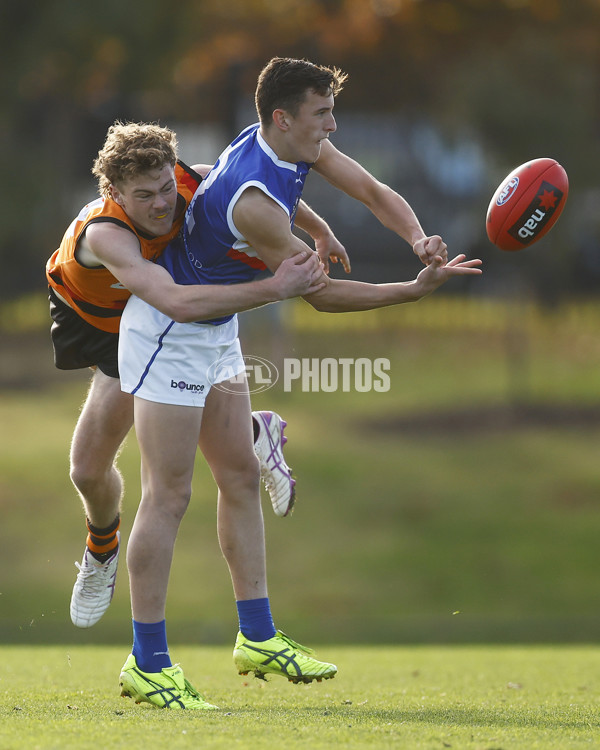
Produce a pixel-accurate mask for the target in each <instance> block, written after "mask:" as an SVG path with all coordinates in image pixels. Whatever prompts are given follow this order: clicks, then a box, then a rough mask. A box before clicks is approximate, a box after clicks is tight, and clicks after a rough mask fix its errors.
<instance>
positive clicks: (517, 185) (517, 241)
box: [486, 159, 569, 250]
mask: <svg viewBox="0 0 600 750" xmlns="http://www.w3.org/2000/svg"><path fill="white" fill-rule="evenodd" d="M568 194H569V179H568V177H567V173H566V172H565V170H564V169H563V167H561V165H560V164H559V163H558V162H557V161H555V160H554V159H532V161H528V162H526V163H525V164H521V166H520V167H517V168H516V169H514V170H513V171H512V172H511V173H510V174H509V175H508V176H507V177H506V179H505V180H503V181H502V182H501V183H500V187H499V188H498V190H496V192H495V193H494V195H493V196H492V200H491V201H490V205H489V207H488V212H487V218H486V231H487V235H488V237H489V238H490V241H491V242H493V243H494V245H496V247H499V248H500V249H501V250H522V249H523V248H524V247H528V246H529V245H533V243H534V242H537V241H538V240H540V239H541V238H542V237H543V236H544V235H545V234H547V233H548V232H549V231H550V229H551V228H552V227H553V226H554V224H555V223H556V221H557V219H558V217H559V216H560V215H561V213H562V210H563V208H564V207H565V203H566V201H567V195H568Z"/></svg>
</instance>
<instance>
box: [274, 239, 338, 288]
mask: <svg viewBox="0 0 600 750" xmlns="http://www.w3.org/2000/svg"><path fill="white" fill-rule="evenodd" d="M273 281H274V282H275V283H276V286H277V290H278V293H279V298H280V299H288V298H289V297H301V296H303V295H304V294H312V293H313V292H318V291H319V290H320V289H323V287H324V286H325V285H326V283H327V282H326V281H325V280H324V276H323V264H322V263H321V261H320V259H319V256H318V255H317V253H314V252H312V251H311V250H304V251H302V252H300V253H296V254H295V255H292V256H291V257H290V258H286V259H285V260H284V261H282V262H281V264H280V265H279V268H278V269H277V271H275V276H274V277H273Z"/></svg>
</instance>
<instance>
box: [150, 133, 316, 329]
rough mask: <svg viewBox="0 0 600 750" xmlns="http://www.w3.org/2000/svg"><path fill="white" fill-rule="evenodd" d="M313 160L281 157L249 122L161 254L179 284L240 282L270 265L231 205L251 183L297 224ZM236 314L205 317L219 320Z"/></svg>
mask: <svg viewBox="0 0 600 750" xmlns="http://www.w3.org/2000/svg"><path fill="white" fill-rule="evenodd" d="M310 167H311V165H310V164H306V163H305V162H298V163H296V164H292V163H290V162H285V161H281V160H280V159H279V158H278V157H277V155H276V154H275V152H274V151H273V149H272V148H271V147H270V146H269V145H268V144H267V143H266V141H265V140H264V138H263V137H262V136H261V134H260V132H259V125H258V124H256V125H251V126H250V127H248V128H246V129H245V130H243V131H242V132H241V133H240V135H238V137H237V138H236V139H235V140H234V141H233V142H232V143H231V144H230V145H229V146H228V147H227V148H226V149H225V151H223V153H222V154H221V156H219V158H218V160H217V162H216V164H215V165H214V167H213V168H212V169H211V171H210V172H209V174H208V175H207V176H206V177H205V179H204V180H203V181H202V182H201V184H200V187H199V188H198V190H197V191H196V193H195V195H194V197H193V199H192V201H191V203H190V205H189V207H188V210H187V213H186V217H185V221H184V226H183V230H182V232H181V233H180V235H179V237H178V238H177V239H175V240H173V241H172V242H171V243H170V244H169V245H168V246H167V248H166V250H165V251H164V252H163V254H162V255H161V257H160V258H159V261H158V262H159V263H160V265H162V266H164V267H165V268H166V269H167V270H168V271H169V273H170V274H171V276H172V277H173V279H174V280H175V282H176V283H177V284H239V283H242V282H245V281H251V280H252V279H253V278H254V277H255V276H256V275H257V274H258V273H260V272H261V271H264V270H265V269H266V266H265V264H264V263H263V262H262V261H261V260H260V258H259V257H258V256H257V254H256V252H255V251H254V250H253V249H252V247H250V246H249V245H248V243H247V242H246V240H245V238H244V237H243V236H242V234H241V233H240V232H239V231H238V229H237V228H236V226H235V224H234V223H233V208H234V206H235V204H236V203H237V201H238V200H239V198H240V196H241V195H242V193H243V192H244V190H246V189H247V188H249V187H256V188H259V189H260V190H262V191H263V192H264V193H265V194H266V195H268V196H269V197H270V198H272V199H273V200H274V201H275V202H276V203H277V204H279V205H280V206H281V207H282V208H283V210H284V211H285V212H286V213H287V214H288V216H289V217H290V225H291V226H292V227H293V225H294V218H295V215H296V210H297V208H298V202H299V201H300V197H301V195H302V190H303V188H304V181H305V180H306V175H307V174H308V171H309V169H310ZM232 317H233V315H228V316H225V317H222V318H215V319H213V320H205V321H201V322H203V323H212V324H214V325H219V324H221V323H225V322H226V321H228V320H231V318H232Z"/></svg>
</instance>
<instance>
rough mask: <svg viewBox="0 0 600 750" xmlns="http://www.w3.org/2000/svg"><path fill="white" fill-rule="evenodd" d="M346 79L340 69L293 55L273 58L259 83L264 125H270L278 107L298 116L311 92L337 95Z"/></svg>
mask: <svg viewBox="0 0 600 750" xmlns="http://www.w3.org/2000/svg"><path fill="white" fill-rule="evenodd" d="M347 78H348V76H347V75H346V73H343V72H342V71H341V70H340V69H339V68H328V67H326V66H324V65H315V64H314V63H311V62H309V61H308V60H295V59H293V58H291V57H274V58H272V59H271V60H270V61H269V62H268V63H267V64H266V65H265V67H264V68H263V69H262V71H261V73H260V75H259V76H258V83H257V86H256V94H255V104H256V111H257V112H258V117H259V119H260V122H261V124H262V125H265V126H268V125H270V123H271V119H272V116H273V112H274V111H275V110H276V109H285V110H286V111H287V112H289V113H290V114H291V115H296V114H297V112H298V109H299V108H300V105H301V104H302V102H303V101H304V100H305V98H306V94H307V92H308V91H314V92H315V93H316V94H319V95H320V96H328V95H329V94H333V95H334V96H337V95H338V94H339V93H340V91H341V90H342V88H343V84H344V83H345V82H346V79H347Z"/></svg>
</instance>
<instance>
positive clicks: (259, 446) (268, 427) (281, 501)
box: [252, 411, 296, 516]
mask: <svg viewBox="0 0 600 750" xmlns="http://www.w3.org/2000/svg"><path fill="white" fill-rule="evenodd" d="M252 416H253V417H254V419H255V420H256V423H257V424H258V428H259V431H258V437H257V438H256V442H255V443H254V452H255V453H256V455H257V456H258V460H259V462H260V475H261V477H262V480H263V482H264V483H265V487H266V489H267V492H268V493H269V495H270V497H271V504H272V505H273V510H274V511H275V515H276V516H287V515H288V514H289V513H290V512H291V510H292V508H293V507H294V502H295V500H296V480H295V479H293V478H292V470H291V469H290V467H289V466H288V465H287V463H286V462H285V459H284V457H283V446H284V445H285V443H286V442H287V438H286V437H285V436H284V434H283V430H284V427H286V425H287V422H285V421H284V420H283V419H282V418H281V417H280V416H279V414H275V412H273V411H253V412H252Z"/></svg>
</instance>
